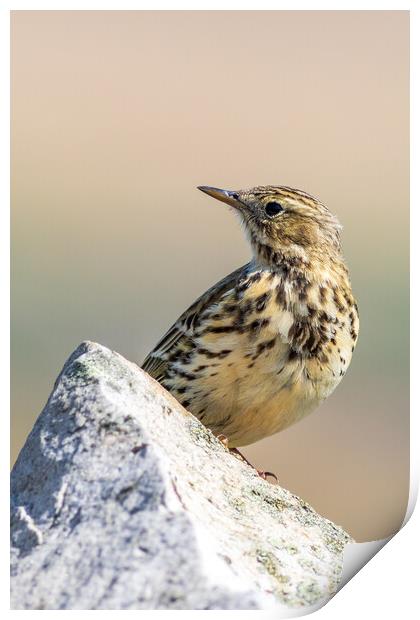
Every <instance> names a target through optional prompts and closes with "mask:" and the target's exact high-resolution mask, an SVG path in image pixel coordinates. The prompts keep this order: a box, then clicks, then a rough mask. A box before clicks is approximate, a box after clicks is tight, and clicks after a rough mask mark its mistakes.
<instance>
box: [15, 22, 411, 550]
mask: <svg viewBox="0 0 420 620" xmlns="http://www.w3.org/2000/svg"><path fill="white" fill-rule="evenodd" d="M408 37H409V13H408V12H405V11H272V12H271V11H239V12H235V11H214V12H212V11H210V12H208V11H191V12H190V11H176V12H171V11H156V12H154V11H147V12H145V11H134V12H131V11H98V12H96V11H57V12H55V11H16V12H12V317H13V321H12V376H13V379H12V402H13V412H12V414H13V416H12V461H14V460H15V458H16V456H17V454H18V452H19V450H20V448H21V447H22V445H23V442H24V441H25V438H26V436H27V434H28V432H29V431H30V429H31V427H32V425H33V423H34V421H35V419H36V417H37V415H38V414H39V413H40V411H41V409H42V407H43V406H44V404H45V402H46V400H47V397H48V395H49V393H50V391H51V388H52V386H53V382H54V380H55V378H56V376H57V374H58V372H59V371H60V369H61V367H62V365H63V363H64V361H65V359H66V358H67V357H68V355H69V354H70V353H71V352H72V351H73V350H74V349H75V348H76V347H77V345H78V344H79V343H80V342H81V341H82V340H85V339H89V340H94V341H98V342H100V343H102V344H104V345H106V346H108V347H110V348H112V349H114V350H117V351H119V352H120V353H121V354H123V355H124V356H126V357H127V358H129V359H130V360H133V361H136V362H138V363H141V362H142V360H143V358H144V356H145V355H146V354H147V353H148V352H149V350H150V349H151V348H152V347H153V345H154V344H155V343H156V341H157V340H158V339H159V337H160V336H161V335H162V334H163V332H164V331H165V330H166V329H167V328H168V327H169V326H170V324H171V323H172V322H173V321H174V320H175V319H176V318H177V317H178V315H179V314H180V313H181V312H182V311H183V310H184V309H185V308H186V307H187V306H188V305H189V304H190V303H191V302H192V301H193V300H194V299H195V298H196V297H197V296H198V295H200V294H201V293H202V292H203V291H204V290H206V289H207V288H208V287H209V286H210V285H211V284H213V283H214V282H216V281H217V280H218V279H219V278H221V277H223V276H224V275H226V274H227V273H229V272H230V271H232V270H233V269H235V268H236V267H238V266H239V265H241V264H243V263H244V262H246V261H247V260H248V259H249V257H250V252H249V248H248V245H247V243H246V241H245V239H244V237H243V234H242V231H241V229H240V226H239V223H238V221H237V220H236V219H235V218H234V216H233V215H232V214H231V213H230V212H229V210H228V209H226V208H225V207H224V205H223V204H222V203H218V202H216V201H214V200H211V199H210V198H208V197H206V196H204V195H203V194H201V193H200V192H198V191H197V190H196V189H195V186H196V185H199V184H206V185H216V186H218V187H226V188H230V189H237V188H244V187H249V186H253V185H263V184H268V183H271V184H285V185H291V186H294V187H297V188H300V189H304V190H306V191H308V192H310V193H312V194H314V195H316V196H318V197H319V198H320V199H321V200H322V201H323V202H325V203H326V204H327V205H328V206H329V207H330V209H331V210H332V211H333V212H334V213H336V214H337V215H338V217H339V219H340V221H341V223H342V224H343V226H344V231H343V244H344V251H345V255H346V257H347V262H348V264H349V267H350V271H351V275H352V282H353V289H354V292H355V294H356V296H357V298H358V301H359V308H360V314H361V332H360V338H359V343H358V346H357V348H356V351H355V355H354V358H353V362H352V365H351V367H350V370H349V372H348V373H347V375H346V377H345V378H344V380H343V382H342V383H341V385H340V386H339V387H338V389H337V390H336V392H335V393H334V394H333V395H332V396H331V397H330V398H329V399H328V400H327V401H326V402H325V404H323V405H322V407H320V408H319V409H318V410H317V412H316V413H313V414H312V415H311V416H309V417H308V418H306V419H305V420H304V421H302V422H300V423H299V424H297V425H295V426H293V427H292V428H290V429H288V430H286V431H284V432H283V433H281V434H279V435H277V436H274V437H271V438H269V439H266V440H264V441H261V442H259V443H257V444H255V445H253V446H250V447H248V448H246V449H244V454H245V455H246V456H247V457H248V458H249V459H251V460H252V462H253V463H255V465H257V466H258V467H259V468H261V469H267V470H270V471H274V472H277V474H278V477H279V480H280V483H281V484H282V486H285V487H286V488H288V489H290V490H291V491H293V492H294V493H297V494H298V495H300V496H302V497H303V498H304V499H305V500H306V501H308V502H309V503H310V504H311V505H312V506H313V507H314V508H315V509H316V510H318V511H319V512H320V513H321V514H322V515H324V516H326V517H328V518H330V519H332V520H333V521H335V522H336V523H338V524H340V525H342V526H343V527H344V528H345V529H346V530H347V531H348V532H350V533H351V534H352V535H353V536H354V537H355V538H356V540H357V541H366V540H372V539H378V538H382V537H385V536H388V535H389V534H391V533H393V532H394V531H395V530H397V529H398V527H399V525H400V523H401V521H402V520H403V518H404V515H405V510H406V503H407V496H408V483H409V442H408V440H409V403H408V354H409V353H408V329H409V327H408V320H409V306H408V278H409V272H408V269H409V265H408V241H409V236H408V223H409V222H408V219H409V207H408V205H409V162H408V157H409V57H408V54H409V38H408Z"/></svg>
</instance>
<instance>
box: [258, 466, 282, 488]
mask: <svg viewBox="0 0 420 620" xmlns="http://www.w3.org/2000/svg"><path fill="white" fill-rule="evenodd" d="M256 472H257V474H258V475H259V477H260V478H262V479H263V480H266V481H267V482H269V481H268V480H267V478H274V484H278V483H279V479H278V478H277V476H276V474H273V472H272V471H262V470H261V469H257V470H256Z"/></svg>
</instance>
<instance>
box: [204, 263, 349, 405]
mask: <svg viewBox="0 0 420 620" xmlns="http://www.w3.org/2000/svg"><path fill="white" fill-rule="evenodd" d="M357 334H358V314H357V306H356V304H355V302H354V299H353V296H352V293H351V289H350V285H349V283H348V280H347V278H346V274H345V272H344V273H343V274H334V273H329V272H325V273H323V272H321V273H320V274H319V277H318V279H311V278H308V277H307V276H306V275H305V274H304V273H303V272H301V271H295V272H292V273H290V271H289V272H288V273H287V274H285V273H282V272H275V271H265V270H255V271H250V272H249V273H247V274H244V276H243V277H242V278H240V279H239V280H238V282H237V284H236V286H235V288H234V289H233V290H231V291H228V292H227V293H226V294H225V295H224V296H223V297H222V299H220V300H219V301H218V303H217V304H215V305H214V306H212V307H211V308H209V309H208V311H207V314H206V316H204V317H203V321H202V324H201V326H200V329H199V330H197V334H196V342H197V343H198V346H199V350H200V349H201V350H202V351H209V352H211V353H212V354H216V353H217V352H219V354H220V353H222V352H223V353H222V355H223V362H221V363H220V365H221V366H224V367H225V370H226V372H227V374H226V377H227V376H229V377H231V378H233V377H235V378H236V380H240V379H241V377H243V376H246V377H248V380H249V381H250V382H252V378H250V375H251V373H250V371H251V370H252V369H254V370H252V372H253V373H254V379H255V380H257V381H260V382H261V381H262V380H264V378H269V380H270V381H271V380H272V379H273V377H277V378H278V379H276V381H277V382H281V381H282V380H283V379H282V377H281V375H282V373H283V376H287V377H288V379H287V380H288V381H289V383H290V381H298V380H299V377H301V376H302V377H303V378H304V379H305V380H309V381H310V382H312V384H313V385H314V386H316V384H317V383H322V384H325V389H324V390H321V392H322V391H325V394H323V393H322V396H321V398H324V397H326V396H327V395H328V393H329V392H330V391H332V389H334V387H335V385H336V384H337V383H338V382H339V380H340V378H341V377H342V376H343V375H344V373H345V371H346V369H347V367H348V365H349V363H350V359H351V355H352V352H353V350H354V346H355V343H356V340H357ZM228 369H230V370H229V371H228ZM215 373H216V371H215ZM217 375H219V380H220V381H223V377H221V376H220V369H219V371H218V372H217ZM214 376H216V374H214ZM321 392H320V394H321Z"/></svg>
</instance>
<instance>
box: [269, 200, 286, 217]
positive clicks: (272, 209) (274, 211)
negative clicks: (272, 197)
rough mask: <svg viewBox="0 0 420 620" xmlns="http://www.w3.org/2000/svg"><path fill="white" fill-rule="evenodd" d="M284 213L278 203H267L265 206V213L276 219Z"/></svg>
mask: <svg viewBox="0 0 420 620" xmlns="http://www.w3.org/2000/svg"><path fill="white" fill-rule="evenodd" d="M282 211H284V209H283V207H282V206H281V205H280V204H279V203H278V202H267V204H266V205H265V212H266V213H267V215H268V216H269V217H274V216H275V215H278V214H279V213H281V212H282Z"/></svg>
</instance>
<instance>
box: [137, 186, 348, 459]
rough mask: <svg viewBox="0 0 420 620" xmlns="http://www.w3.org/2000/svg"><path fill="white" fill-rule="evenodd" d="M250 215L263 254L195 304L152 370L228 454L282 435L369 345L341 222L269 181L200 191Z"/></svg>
mask: <svg viewBox="0 0 420 620" xmlns="http://www.w3.org/2000/svg"><path fill="white" fill-rule="evenodd" d="M198 189H200V190H201V191H203V192H205V193H206V194H209V195H210V196H212V197H213V198H217V199H218V200H221V201H222V202H225V203H227V204H228V205H230V206H231V207H233V208H234V209H235V211H236V212H237V213H238V214H239V216H240V218H241V220H242V222H243V224H244V226H245V230H246V233H247V236H248V238H249V241H250V244H251V248H252V252H253V258H252V260H251V262H249V263H247V264H246V265H244V266H243V267H240V268H239V269H237V270H236V271H234V272H233V273H231V274H230V275H228V276H226V277H225V278H224V279H223V280H220V282H218V283H217V284H215V285H214V286H213V287H212V288H210V289H209V290H208V291H207V292H206V293H204V294H203V295H202V296H201V297H200V298H199V299H198V300H197V301H196V302H195V303H194V304H193V305H192V306H190V307H189V308H188V309H187V310H186V311H185V312H184V313H183V314H182V315H181V316H180V318H179V319H178V321H177V322H176V323H175V324H174V325H173V327H171V328H170V329H169V331H168V332H167V333H166V334H165V335H164V336H163V338H162V339H161V340H160V341H159V342H158V344H157V345H156V347H155V349H154V350H153V351H152V352H151V353H150V354H149V355H148V357H147V358H146V360H145V361H144V363H143V369H144V370H146V371H147V372H148V373H149V374H150V375H152V377H154V378H155V379H157V380H158V381H159V382H160V383H161V384H162V385H163V386H164V387H165V388H166V389H167V390H169V391H170V392H171V393H172V394H173V395H174V396H175V398H177V400H179V401H180V402H181V403H182V405H184V407H186V408H187V409H188V410H189V411H190V412H191V413H193V414H194V415H195V416H196V417H197V418H198V419H199V420H201V421H202V423H203V424H204V425H205V426H207V427H208V428H210V429H211V430H212V431H213V433H214V434H215V435H224V436H225V437H226V438H227V440H228V442H229V447H236V446H245V445H247V444H250V443H253V442H255V441H258V440H259V439H263V438H264V437H267V436H269V435H272V434H273V433H277V432H278V431H281V430H283V429H284V428H286V427H288V426H289V425H290V424H293V423H294V422H297V421H298V420H300V419H301V418H303V416H305V415H307V414H308V413H310V412H311V411H313V410H314V409H315V408H316V407H317V406H318V405H319V404H320V403H321V402H322V401H323V400H324V399H325V398H327V396H329V394H331V392H332V391H333V390H334V389H335V388H336V387H337V385H338V384H339V383H340V381H341V379H342V377H343V375H344V374H345V372H346V370H347V368H348V366H349V363H350V360H351V357H352V353H353V350H354V347H355V344H356V341H357V337H358V329H359V318H358V310H357V304H356V302H355V300H354V297H353V295H352V291H351V286H350V280H349V273H348V270H347V268H346V266H345V264H344V259H343V255H342V252H341V244H340V225H339V223H338V220H337V219H336V218H335V216H334V215H332V214H331V213H330V211H329V210H328V209H327V207H325V206H324V205H323V204H322V203H321V202H319V201H318V200H317V199H316V198H314V197H313V196H310V195H309V194H307V193H305V192H303V191H300V190H297V189H292V188H290V187H285V186H276V185H269V186H267V187H254V188H253V189H249V190H238V191H227V190H223V189H217V188H214V187H199V188H198Z"/></svg>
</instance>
